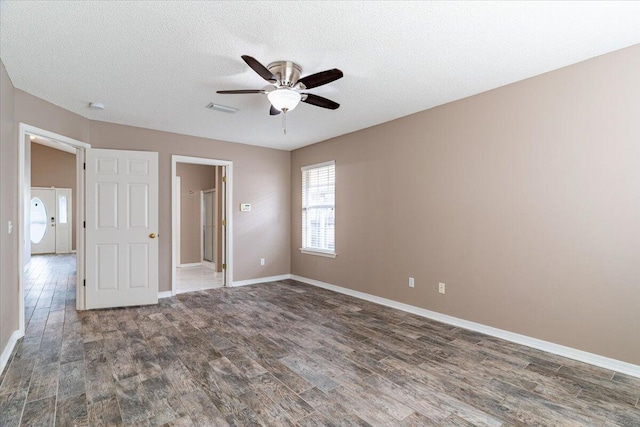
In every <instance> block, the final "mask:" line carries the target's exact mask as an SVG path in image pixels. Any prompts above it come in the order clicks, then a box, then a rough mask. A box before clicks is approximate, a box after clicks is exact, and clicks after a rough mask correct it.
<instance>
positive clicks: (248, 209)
mask: <svg viewBox="0 0 640 427" xmlns="http://www.w3.org/2000/svg"><path fill="white" fill-rule="evenodd" d="M240 212H251V203H240Z"/></svg>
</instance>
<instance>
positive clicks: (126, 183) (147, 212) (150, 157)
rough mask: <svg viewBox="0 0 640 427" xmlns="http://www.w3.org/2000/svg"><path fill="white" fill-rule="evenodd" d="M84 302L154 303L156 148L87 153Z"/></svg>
mask: <svg viewBox="0 0 640 427" xmlns="http://www.w3.org/2000/svg"><path fill="white" fill-rule="evenodd" d="M86 163H87V165H86V274H85V276H86V306H87V308H88V309H92V308H106V307H123V306H131V305H145V304H157V302H158V235H157V234H158V153H155V152H147V151H123V150H102V149H93V148H92V149H88V150H87V152H86Z"/></svg>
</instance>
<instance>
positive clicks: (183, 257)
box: [172, 155, 233, 295]
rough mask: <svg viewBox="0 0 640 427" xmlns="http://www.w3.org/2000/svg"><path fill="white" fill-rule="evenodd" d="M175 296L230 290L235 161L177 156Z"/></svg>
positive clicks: (174, 164) (174, 168)
mask: <svg viewBox="0 0 640 427" xmlns="http://www.w3.org/2000/svg"><path fill="white" fill-rule="evenodd" d="M172 184H173V185H172V211H173V212H172V213H173V215H172V294H174V295H175V294H177V293H182V292H189V291H195V290H203V289H210V288H216V287H222V286H230V285H231V283H233V281H232V272H233V270H232V256H231V255H232V250H231V248H232V242H233V239H232V234H231V222H232V218H231V209H230V206H231V200H230V199H231V188H232V162H230V161H226V160H217V159H208V158H201V157H187V156H177V155H174V156H172Z"/></svg>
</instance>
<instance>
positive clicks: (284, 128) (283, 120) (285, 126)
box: [282, 111, 287, 135]
mask: <svg viewBox="0 0 640 427" xmlns="http://www.w3.org/2000/svg"><path fill="white" fill-rule="evenodd" d="M282 132H283V134H284V135H286V134H287V112H286V111H284V114H283V115H282Z"/></svg>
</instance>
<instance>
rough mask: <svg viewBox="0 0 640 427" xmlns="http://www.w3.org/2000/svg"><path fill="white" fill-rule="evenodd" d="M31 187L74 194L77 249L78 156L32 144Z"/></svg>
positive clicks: (73, 221) (74, 226)
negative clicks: (54, 188) (66, 191)
mask: <svg viewBox="0 0 640 427" xmlns="http://www.w3.org/2000/svg"><path fill="white" fill-rule="evenodd" d="M31 186H32V187H52V186H53V187H57V188H70V189H71V193H72V203H73V207H72V216H71V220H72V224H71V225H72V243H73V245H72V249H75V248H76V224H77V223H76V221H77V218H76V197H77V194H76V156H75V154H71V153H67V152H66V151H62V150H56V149H55V148H51V147H47V146H45V145H41V144H36V143H33V142H32V143H31Z"/></svg>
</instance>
